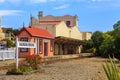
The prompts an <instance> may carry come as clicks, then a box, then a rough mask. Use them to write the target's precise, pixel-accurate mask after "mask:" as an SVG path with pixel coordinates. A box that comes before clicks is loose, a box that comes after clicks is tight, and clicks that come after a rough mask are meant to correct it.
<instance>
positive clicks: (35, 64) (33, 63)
mask: <svg viewBox="0 0 120 80" xmlns="http://www.w3.org/2000/svg"><path fill="white" fill-rule="evenodd" d="M26 61H27V63H28V64H29V66H30V67H32V68H33V69H35V70H37V69H39V65H40V64H41V57H40V56H39V55H30V56H29V57H28V58H26Z"/></svg>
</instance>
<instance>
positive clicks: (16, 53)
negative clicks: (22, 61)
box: [16, 37, 19, 70]
mask: <svg viewBox="0 0 120 80" xmlns="http://www.w3.org/2000/svg"><path fill="white" fill-rule="evenodd" d="M18 62H19V61H18V37H16V69H17V70H18V64H19V63H18Z"/></svg>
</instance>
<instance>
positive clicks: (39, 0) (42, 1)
mask: <svg viewBox="0 0 120 80" xmlns="http://www.w3.org/2000/svg"><path fill="white" fill-rule="evenodd" d="M47 1H48V0H30V3H45V2H47Z"/></svg>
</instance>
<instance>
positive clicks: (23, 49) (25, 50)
mask: <svg viewBox="0 0 120 80" xmlns="http://www.w3.org/2000/svg"><path fill="white" fill-rule="evenodd" d="M20 41H26V42H28V38H21V39H20ZM20 52H28V48H20Z"/></svg>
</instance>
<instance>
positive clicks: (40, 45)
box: [39, 39, 43, 53]
mask: <svg viewBox="0 0 120 80" xmlns="http://www.w3.org/2000/svg"><path fill="white" fill-rule="evenodd" d="M42 44H43V41H42V39H40V40H39V51H40V53H42Z"/></svg>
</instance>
